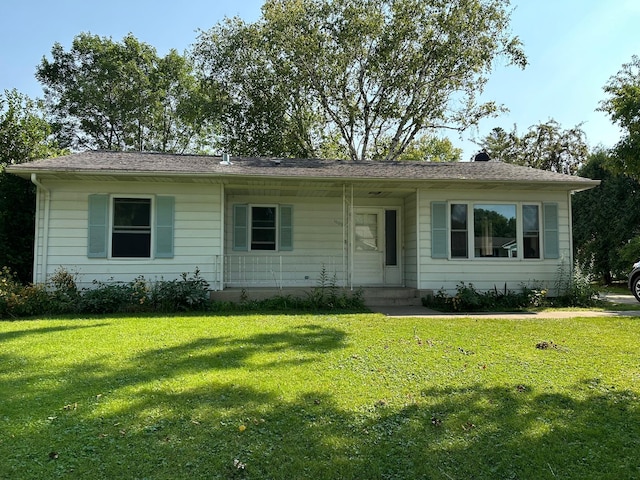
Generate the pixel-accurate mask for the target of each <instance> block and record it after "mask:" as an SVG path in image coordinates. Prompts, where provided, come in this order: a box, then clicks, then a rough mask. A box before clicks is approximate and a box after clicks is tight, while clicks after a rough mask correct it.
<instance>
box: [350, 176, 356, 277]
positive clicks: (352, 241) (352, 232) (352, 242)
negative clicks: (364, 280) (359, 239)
mask: <svg viewBox="0 0 640 480" xmlns="http://www.w3.org/2000/svg"><path fill="white" fill-rule="evenodd" d="M354 249H355V219H354V218H353V183H352V184H351V192H350V195H349V286H350V288H351V290H353V269H354V259H353V254H354Z"/></svg>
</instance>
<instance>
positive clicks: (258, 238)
mask: <svg viewBox="0 0 640 480" xmlns="http://www.w3.org/2000/svg"><path fill="white" fill-rule="evenodd" d="M275 249H276V208H275V207H251V250H275Z"/></svg>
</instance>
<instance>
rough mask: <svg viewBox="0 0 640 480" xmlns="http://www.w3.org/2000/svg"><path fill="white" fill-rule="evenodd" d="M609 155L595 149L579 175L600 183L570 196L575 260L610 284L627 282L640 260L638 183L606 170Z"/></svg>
mask: <svg viewBox="0 0 640 480" xmlns="http://www.w3.org/2000/svg"><path fill="white" fill-rule="evenodd" d="M610 158H611V157H610V154H609V153H607V152H605V151H604V150H598V151H596V152H595V153H593V154H592V155H591V156H590V157H589V161H588V162H587V164H586V165H585V166H584V167H583V168H582V169H580V172H579V173H580V175H581V176H584V177H588V178H593V179H597V180H600V181H601V183H600V185H598V186H597V187H595V188H592V189H590V190H586V191H584V192H578V193H576V194H575V195H572V198H571V207H572V208H571V209H572V214H573V218H572V222H573V245H574V256H575V259H576V261H577V263H578V265H579V267H580V269H582V270H583V271H585V272H586V273H588V274H590V275H591V276H593V277H595V278H598V280H600V281H601V282H603V283H605V284H607V285H609V284H611V283H612V282H613V281H614V280H616V279H626V275H627V273H629V270H630V269H631V265H632V264H633V263H634V262H636V261H637V260H638V259H639V258H640V246H639V245H638V242H637V241H635V242H634V241H632V240H633V239H634V238H637V236H638V235H640V208H638V205H639V204H640V184H639V183H638V182H637V181H636V180H634V179H633V178H631V177H628V176H626V175H623V174H620V173H613V172H612V171H611V170H609V169H608V163H609V161H610Z"/></svg>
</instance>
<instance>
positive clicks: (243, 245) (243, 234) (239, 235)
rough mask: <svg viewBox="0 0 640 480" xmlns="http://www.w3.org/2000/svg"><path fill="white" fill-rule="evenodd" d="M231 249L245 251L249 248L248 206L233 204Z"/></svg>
mask: <svg viewBox="0 0 640 480" xmlns="http://www.w3.org/2000/svg"><path fill="white" fill-rule="evenodd" d="M233 249H234V250H236V251H241V252H246V251H247V250H249V206H248V205H234V206H233Z"/></svg>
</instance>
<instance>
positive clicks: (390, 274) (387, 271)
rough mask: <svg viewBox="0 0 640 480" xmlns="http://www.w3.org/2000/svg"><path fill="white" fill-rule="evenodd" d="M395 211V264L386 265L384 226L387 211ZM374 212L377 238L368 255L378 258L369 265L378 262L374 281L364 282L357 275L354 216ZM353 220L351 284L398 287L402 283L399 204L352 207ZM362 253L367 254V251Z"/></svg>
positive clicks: (400, 214) (400, 212)
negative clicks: (374, 249)
mask: <svg viewBox="0 0 640 480" xmlns="http://www.w3.org/2000/svg"><path fill="white" fill-rule="evenodd" d="M390 210H392V211H395V212H396V215H395V222H396V223H395V237H396V238H395V244H396V248H395V260H396V262H395V265H387V249H386V247H387V241H388V239H387V234H388V233H389V232H388V230H387V228H386V221H387V213H386V212H387V211H390ZM367 213H375V214H376V215H377V219H378V220H377V225H376V229H377V239H378V244H377V248H376V251H375V252H371V255H370V256H372V257H373V256H374V255H376V254H377V255H378V256H379V260H377V261H376V260H374V262H373V263H371V264H370V265H375V264H376V263H377V264H378V271H377V272H376V273H375V278H374V281H372V282H366V281H364V279H363V278H362V277H359V275H358V273H359V271H358V267H357V265H358V263H359V262H358V258H357V256H358V255H359V253H358V252H359V251H358V250H357V248H356V243H357V242H356V238H357V235H356V227H357V222H356V218H357V215H359V214H367ZM352 218H353V220H352V226H351V231H352V239H353V240H352V242H351V249H350V250H351V258H352V261H351V262H350V263H351V266H352V275H351V278H352V279H353V284H355V285H356V286H389V287H391V286H394V287H400V286H402V285H404V269H403V262H402V240H403V239H402V228H401V227H402V208H401V207H399V206H357V207H354V208H353V217H352ZM362 255H369V252H367V253H363V254H362Z"/></svg>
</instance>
